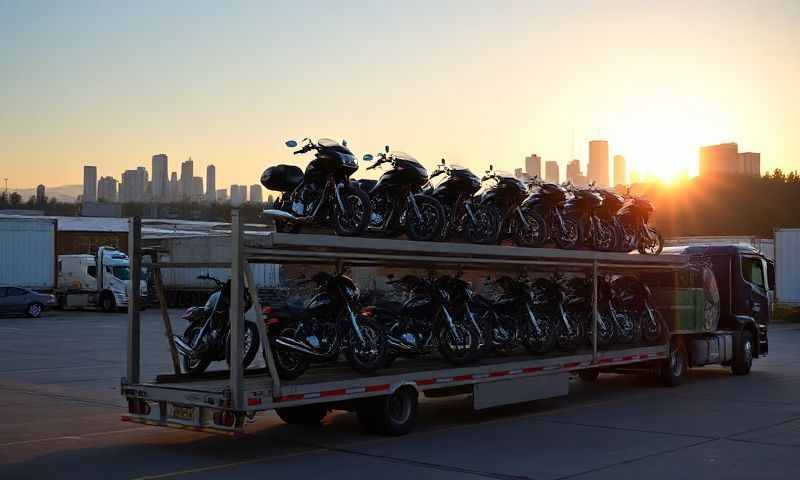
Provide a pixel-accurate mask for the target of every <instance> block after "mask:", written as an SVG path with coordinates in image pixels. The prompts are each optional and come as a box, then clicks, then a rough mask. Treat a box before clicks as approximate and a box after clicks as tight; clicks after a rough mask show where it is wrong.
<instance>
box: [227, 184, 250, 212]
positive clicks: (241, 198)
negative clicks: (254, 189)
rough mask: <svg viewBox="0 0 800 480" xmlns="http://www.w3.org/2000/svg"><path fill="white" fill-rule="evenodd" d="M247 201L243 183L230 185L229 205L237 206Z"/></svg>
mask: <svg viewBox="0 0 800 480" xmlns="http://www.w3.org/2000/svg"><path fill="white" fill-rule="evenodd" d="M246 201H247V187H246V186H244V185H231V205H233V206H235V207H238V206H240V205H241V204H243V203H244V202H246Z"/></svg>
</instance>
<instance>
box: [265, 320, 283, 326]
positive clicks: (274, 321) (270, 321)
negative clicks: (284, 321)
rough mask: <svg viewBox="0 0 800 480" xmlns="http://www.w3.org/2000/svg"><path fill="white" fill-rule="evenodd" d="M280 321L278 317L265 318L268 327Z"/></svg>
mask: <svg viewBox="0 0 800 480" xmlns="http://www.w3.org/2000/svg"><path fill="white" fill-rule="evenodd" d="M280 322H281V321H280V320H279V319H277V318H269V319H266V320H264V323H266V324H267V326H268V327H271V326H273V325H277V324H279V323H280Z"/></svg>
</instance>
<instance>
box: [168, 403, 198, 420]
mask: <svg viewBox="0 0 800 480" xmlns="http://www.w3.org/2000/svg"><path fill="white" fill-rule="evenodd" d="M170 416H171V417H173V418H177V419H178V420H189V421H191V420H194V408H192V407H176V406H173V407H172V415H170Z"/></svg>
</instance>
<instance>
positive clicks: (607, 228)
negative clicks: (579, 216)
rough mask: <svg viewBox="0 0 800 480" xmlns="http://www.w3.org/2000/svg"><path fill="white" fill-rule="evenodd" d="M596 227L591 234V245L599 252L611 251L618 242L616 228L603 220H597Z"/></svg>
mask: <svg viewBox="0 0 800 480" xmlns="http://www.w3.org/2000/svg"><path fill="white" fill-rule="evenodd" d="M597 227H598V228H597V230H595V231H594V235H592V247H593V248H594V249H595V250H598V251H600V252H613V251H614V249H615V248H617V245H618V244H619V240H618V239H617V231H616V229H615V228H614V226H613V225H612V224H611V223H609V222H607V221H605V220H600V221H599V222H597Z"/></svg>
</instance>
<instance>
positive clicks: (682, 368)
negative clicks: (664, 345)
mask: <svg viewBox="0 0 800 480" xmlns="http://www.w3.org/2000/svg"><path fill="white" fill-rule="evenodd" d="M687 368H688V362H687V361H686V350H685V349H684V347H683V342H681V341H680V339H678V338H673V339H672V341H671V342H670V347H669V355H668V357H667V359H666V360H664V362H663V364H662V365H661V379H662V380H663V381H664V385H665V386H667V387H677V386H678V385H680V384H682V383H683V381H684V380H685V379H686V372H687Z"/></svg>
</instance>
